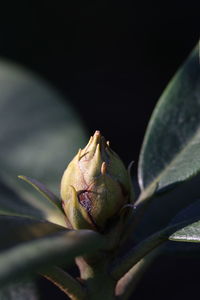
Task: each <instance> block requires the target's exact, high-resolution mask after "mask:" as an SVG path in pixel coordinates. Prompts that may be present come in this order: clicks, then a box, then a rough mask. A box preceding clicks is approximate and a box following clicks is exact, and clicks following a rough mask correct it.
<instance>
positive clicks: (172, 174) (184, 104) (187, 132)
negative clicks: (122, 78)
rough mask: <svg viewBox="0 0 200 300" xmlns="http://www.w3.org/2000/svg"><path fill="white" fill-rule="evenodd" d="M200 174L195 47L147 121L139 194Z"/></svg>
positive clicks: (198, 77)
mask: <svg viewBox="0 0 200 300" xmlns="http://www.w3.org/2000/svg"><path fill="white" fill-rule="evenodd" d="M199 170H200V65H199V53H198V47H196V48H195V49H194V51H193V52H192V54H191V55H190V56H189V57H188V59H187V60H186V62H185V63H184V64H183V66H182V67H181V68H180V69H179V71H178V72H177V74H176V75H175V76H174V78H173V79H172V80H171V82H170V83H169V85H168V86H167V88H166V90H165V91H164V93H163V94H162V96H161V98H160V100H159V102H158V104H157V106H156V108H155V110H154V112H153V115H152V117H151V120H150V123H149V125H148V128H147V132H146V135H145V138H144V142H143V146H142V150H141V154H140V160H139V170H138V173H139V183H140V187H141V190H142V191H144V190H148V189H149V187H150V186H152V185H155V184H157V191H160V190H163V189H166V188H169V187H170V186H172V185H174V184H176V183H179V182H183V181H185V180H187V179H189V178H191V177H192V176H194V175H195V174H196V173H198V172H199Z"/></svg>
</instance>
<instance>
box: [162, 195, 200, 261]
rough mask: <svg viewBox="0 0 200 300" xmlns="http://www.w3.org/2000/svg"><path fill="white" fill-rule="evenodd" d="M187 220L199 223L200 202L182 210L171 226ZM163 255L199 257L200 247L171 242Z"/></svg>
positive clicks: (163, 251)
mask: <svg viewBox="0 0 200 300" xmlns="http://www.w3.org/2000/svg"><path fill="white" fill-rule="evenodd" d="M186 220H193V222H190V223H194V221H198V220H200V200H197V201H195V202H194V203H192V204H190V205H189V206H187V207H186V208H184V209H183V210H181V211H180V212H179V213H178V214H177V215H176V216H175V217H174V218H173V219H172V220H171V222H170V225H173V224H176V223H178V222H183V221H186ZM162 253H164V254H165V255H176V256H178V257H184V258H185V257H186V258H187V257H188V256H190V257H191V255H192V256H193V257H194V256H195V257H196V256H197V257H199V246H198V244H197V243H187V242H182V243H177V242H175V241H174V242H172V241H169V242H168V243H167V244H166V245H165V247H164V248H163V249H162Z"/></svg>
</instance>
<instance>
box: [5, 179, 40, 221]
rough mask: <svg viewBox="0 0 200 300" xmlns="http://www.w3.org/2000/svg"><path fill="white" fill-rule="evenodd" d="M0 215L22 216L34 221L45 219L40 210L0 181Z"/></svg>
mask: <svg viewBox="0 0 200 300" xmlns="http://www.w3.org/2000/svg"><path fill="white" fill-rule="evenodd" d="M0 214H1V215H8V216H22V217H29V218H31V217H32V218H35V219H45V215H44V214H43V213H42V211H41V210H39V209H37V208H36V207H34V206H33V205H31V204H28V203H27V202H26V201H24V200H23V199H22V198H20V197H19V196H18V195H17V194H16V193H15V192H14V191H13V190H12V189H10V188H9V187H7V186H6V185H5V184H3V182H1V181H0Z"/></svg>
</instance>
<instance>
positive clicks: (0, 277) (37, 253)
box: [0, 230, 104, 285]
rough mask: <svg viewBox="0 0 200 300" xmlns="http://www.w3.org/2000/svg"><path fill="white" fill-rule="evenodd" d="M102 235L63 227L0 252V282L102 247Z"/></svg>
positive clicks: (67, 260) (6, 281)
mask: <svg viewBox="0 0 200 300" xmlns="http://www.w3.org/2000/svg"><path fill="white" fill-rule="evenodd" d="M103 244H104V240H103V238H102V236H100V235H99V234H98V233H96V232H94V231H91V230H77V231H73V230H72V231H67V230H65V231H63V232H59V233H57V234H54V235H50V236H46V237H43V238H40V239H36V240H33V241H29V242H25V243H22V244H20V245H17V246H15V247H12V248H10V249H7V250H6V251H2V252H0V265H1V268H0V284H1V285H2V284H8V282H10V281H13V280H14V281H15V280H16V279H19V278H21V277H24V276H27V275H30V274H33V273H34V272H36V271H42V269H43V268H45V267H47V266H48V265H55V264H57V263H60V262H64V263H65V264H69V263H71V262H72V261H73V260H74V258H75V257H77V256H80V255H83V254H86V253H88V254H91V253H93V252H95V251H96V250H98V249H100V248H101V247H103Z"/></svg>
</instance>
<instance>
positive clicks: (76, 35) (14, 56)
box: [0, 0, 200, 299]
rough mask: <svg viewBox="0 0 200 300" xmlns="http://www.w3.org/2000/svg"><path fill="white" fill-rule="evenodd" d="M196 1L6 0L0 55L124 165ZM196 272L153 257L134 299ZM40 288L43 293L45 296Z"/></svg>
mask: <svg viewBox="0 0 200 300" xmlns="http://www.w3.org/2000/svg"><path fill="white" fill-rule="evenodd" d="M199 6H200V5H199V1H179V2H178V1H173V2H171V3H170V2H169V1H160V2H159V4H158V3H153V2H152V1H141V2H136V1H130V2H127V1H119V2H110V1H104V0H102V1H64V2H59V1H57V2H55V3H53V4H51V3H50V2H45V1H40V2H38V4H36V3H35V2H34V1H27V2H26V3H23V2H18V1H16V2H15V1H13V2H6V3H4V4H3V5H2V4H1V10H0V40H1V43H0V55H1V56H2V57H5V58H8V59H11V60H13V61H15V62H17V63H20V64H23V65H24V66H25V67H27V68H29V69H31V70H33V71H34V72H36V73H38V74H39V75H40V76H42V77H43V78H45V79H47V80H48V81H49V82H50V83H51V84H52V85H53V86H55V87H56V88H58V90H60V92H61V93H62V94H63V95H64V96H66V98H68V99H70V101H71V102H72V103H73V105H74V107H75V108H76V110H77V111H78V113H79V115H80V117H81V119H82V120H83V122H84V124H85V126H86V128H88V131H89V133H90V134H92V133H93V131H94V130H95V129H100V130H101V131H102V132H103V133H104V135H105V136H106V137H107V138H108V139H109V140H111V142H112V145H113V148H114V150H116V152H118V153H119V154H120V156H121V157H122V158H123V159H124V161H125V163H126V164H128V163H129V161H131V160H135V161H136V162H137V159H138V154H139V149H140V146H141V143H142V139H143V135H144V132H145V128H146V126H147V123H148V119H149V117H150V114H151V112H152V110H153V108H154V106H155V104H156V102H157V99H158V98H159V96H160V94H161V92H162V91H163V89H164V87H165V86H166V84H167V83H168V81H169V80H170V78H171V77H172V75H173V74H174V73H175V71H176V70H177V68H178V67H179V66H180V64H181V63H182V62H183V60H184V59H185V58H186V57H187V55H188V54H189V52H190V51H191V50H192V48H193V47H194V45H195V44H196V43H197V40H198V38H199V20H200V7H199ZM177 269H180V271H181V272H179V273H178V272H177V271H175V270H177ZM185 270H186V271H185ZM184 271H185V273H184ZM196 272H197V270H196V269H195V263H194V262H193V263H192V262H188V261H187V262H184V265H183V262H182V261H181V260H178V261H176V260H175V259H174V260H173V259H172V260H171V259H168V261H165V262H163V260H161V262H160V261H159V260H158V262H157V265H156V264H155V267H154V269H151V271H149V272H148V273H147V275H146V276H145V278H144V280H143V281H142V283H141V285H140V286H139V288H138V290H137V291H136V296H135V297H136V298H135V299H146V297H147V295H148V297H151V296H152V297H154V299H160V298H162V299H167V298H168V297H171V299H175V298H176V299H180V298H184V296H185V297H186V296H187V295H188V296H190V297H191V296H192V295H195V293H196V292H197V291H198V290H197V287H198V284H197V283H194V284H193V283H191V278H193V277H191V276H190V277H188V276H187V274H191V273H192V274H193V275H195V273H196ZM184 274H185V277H184ZM180 278H181V280H180ZM198 278H199V274H198ZM158 281H159V284H158ZM176 281H177V282H176ZM40 284H41V285H42V286H43V285H44V282H40ZM168 284H169V285H172V287H173V288H174V289H176V291H175V294H174V293H173V294H172V293H171V291H170V288H169V285H168ZM186 286H188V289H187V288H186ZM183 287H184V289H183ZM195 287H196V290H195ZM47 289H50V290H51V288H50V286H49V285H47V286H46V288H45V289H43V292H44V295H43V299H47V298H48V299H50V298H49V297H50V296H49V293H48V292H47ZM186 290H187V291H188V293H187V291H186ZM156 291H157V292H156ZM163 291H164V293H163ZM45 293H46V294H45ZM161 293H162V296H161ZM51 295H52V299H56V297H57V299H58V296H55V295H54V294H53V291H51ZM60 299H61V298H60ZM63 299H64V298H63Z"/></svg>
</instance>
